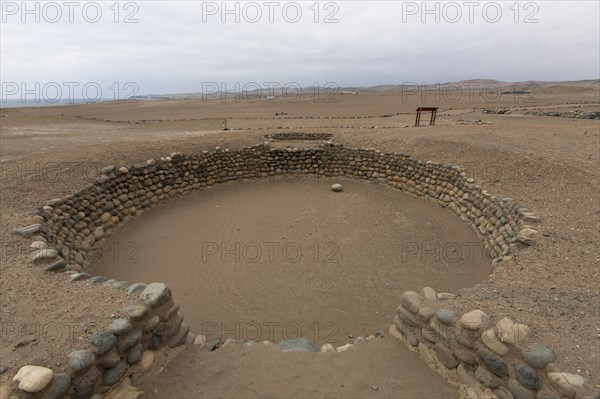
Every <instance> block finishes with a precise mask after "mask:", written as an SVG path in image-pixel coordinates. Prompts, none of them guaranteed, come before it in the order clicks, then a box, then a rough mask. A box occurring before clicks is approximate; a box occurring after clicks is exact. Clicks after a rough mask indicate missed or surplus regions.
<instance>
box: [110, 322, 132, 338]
mask: <svg viewBox="0 0 600 399" xmlns="http://www.w3.org/2000/svg"><path fill="white" fill-rule="evenodd" d="M109 328H110V330H111V331H112V333H113V334H115V335H117V336H119V335H123V334H126V333H128V332H129V331H130V330H131V322H130V321H129V320H127V319H115V320H113V322H112V323H110V327H109Z"/></svg>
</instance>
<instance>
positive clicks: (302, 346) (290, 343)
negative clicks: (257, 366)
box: [279, 338, 320, 352]
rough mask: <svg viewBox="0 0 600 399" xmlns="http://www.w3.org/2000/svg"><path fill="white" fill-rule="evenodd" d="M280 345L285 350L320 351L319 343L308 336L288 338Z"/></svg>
mask: <svg viewBox="0 0 600 399" xmlns="http://www.w3.org/2000/svg"><path fill="white" fill-rule="evenodd" d="M279 347H280V348H281V350H282V351H283V352H320V349H319V347H318V346H317V344H315V343H314V342H312V341H311V340H309V339H306V338H295V339H286V340H285V341H281V342H280V343H279Z"/></svg>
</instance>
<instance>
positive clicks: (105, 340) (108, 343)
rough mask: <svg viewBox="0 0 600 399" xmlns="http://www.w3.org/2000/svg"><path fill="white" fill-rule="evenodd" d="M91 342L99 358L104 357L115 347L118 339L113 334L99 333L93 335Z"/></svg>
mask: <svg viewBox="0 0 600 399" xmlns="http://www.w3.org/2000/svg"><path fill="white" fill-rule="evenodd" d="M90 341H91V343H92V345H94V346H95V347H96V349H97V350H98V356H102V355H104V354H105V353H108V351H110V350H111V349H112V348H113V346H115V344H116V343H117V337H116V336H115V335H114V334H113V333H109V332H105V331H98V332H95V333H94V334H92V339H91V340H90Z"/></svg>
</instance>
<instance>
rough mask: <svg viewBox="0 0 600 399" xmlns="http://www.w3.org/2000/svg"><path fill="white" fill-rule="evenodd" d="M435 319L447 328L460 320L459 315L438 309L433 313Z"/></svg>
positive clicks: (448, 310) (455, 312)
mask: <svg viewBox="0 0 600 399" xmlns="http://www.w3.org/2000/svg"><path fill="white" fill-rule="evenodd" d="M435 317H437V319H438V320H439V321H440V322H442V323H443V324H445V325H447V326H449V325H451V324H452V323H455V322H456V321H457V320H458V319H460V313H458V312H457V311H456V310H452V309H438V310H436V312H435Z"/></svg>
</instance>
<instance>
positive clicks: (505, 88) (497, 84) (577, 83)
mask: <svg viewBox="0 0 600 399" xmlns="http://www.w3.org/2000/svg"><path fill="white" fill-rule="evenodd" d="M417 87H418V88H419V89H420V90H423V89H425V90H439V89H440V88H447V89H448V90H452V89H453V88H459V87H460V88H461V89H474V90H477V89H484V88H488V89H496V88H500V89H501V90H502V92H503V93H520V92H523V93H527V92H532V91H536V92H539V93H570V92H572V93H578V92H582V91H594V90H600V79H590V80H573V81H543V80H527V81H523V82H503V81H499V80H495V79H468V80H461V81H458V82H444V83H421V82H404V83H402V84H388V85H378V86H371V87H337V88H336V91H337V92H338V93H344V94H361V93H364V94H367V93H403V92H404V93H410V92H411V90H412V91H416V88H417ZM315 89H316V88H315V87H314V86H308V87H303V88H302V89H301V90H302V92H303V93H312V92H314V90H315ZM274 90H275V93H276V94H277V93H281V90H282V88H275V89H274ZM329 90H330V91H331V89H329ZM268 91H269V89H268V88H267V87H265V88H264V89H263V90H262V92H260V93H259V91H258V90H252V91H248V92H247V93H244V94H245V95H246V96H248V97H250V96H258V95H263V96H266V95H267V94H268ZM297 91H298V90H297V89H294V88H288V90H287V93H288V94H294V93H296V92H297ZM320 92H321V93H322V94H323V93H326V92H327V90H326V89H324V88H322V87H321V88H320ZM236 95H239V93H233V92H225V93H221V92H211V93H207V94H204V93H202V92H191V93H176V94H146V95H137V96H135V98H134V99H142V100H149V99H196V98H202V97H205V98H232V97H234V96H236Z"/></svg>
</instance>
